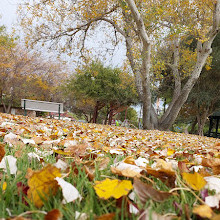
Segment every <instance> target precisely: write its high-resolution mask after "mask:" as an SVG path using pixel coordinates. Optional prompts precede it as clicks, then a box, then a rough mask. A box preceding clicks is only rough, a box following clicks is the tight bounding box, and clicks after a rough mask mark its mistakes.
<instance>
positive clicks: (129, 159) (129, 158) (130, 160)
mask: <svg viewBox="0 0 220 220" xmlns="http://www.w3.org/2000/svg"><path fill="white" fill-rule="evenodd" d="M124 163H128V164H132V165H136V164H135V161H134V158H133V157H132V156H128V157H126V158H125V159H124Z"/></svg>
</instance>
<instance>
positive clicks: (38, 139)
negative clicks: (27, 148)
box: [32, 137, 45, 145]
mask: <svg viewBox="0 0 220 220" xmlns="http://www.w3.org/2000/svg"><path fill="white" fill-rule="evenodd" d="M32 140H34V142H35V143H36V144H37V145H38V144H42V143H43V142H44V141H45V139H44V138H42V137H33V138H32Z"/></svg>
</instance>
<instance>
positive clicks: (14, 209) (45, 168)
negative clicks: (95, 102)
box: [0, 114, 220, 220]
mask: <svg viewBox="0 0 220 220" xmlns="http://www.w3.org/2000/svg"><path fill="white" fill-rule="evenodd" d="M219 151H220V141H219V139H213V138H207V137H200V136H196V135H186V134H179V133H174V132H162V131H143V130H134V129H127V128H122V127H115V126H103V125H96V124H84V123H78V122H68V121H62V120H52V119H44V118H29V117H24V116H14V115H7V114H0V218H3V219H21V220H22V219H47V220H48V219H55V220H56V219H80V220H83V219H99V220H101V219H141V220H145V219H197V218H200V219H201V218H206V219H213V220H214V219H220V214H219V213H220V209H219V201H220V178H219V177H220V176H219V174H220V154H219Z"/></svg>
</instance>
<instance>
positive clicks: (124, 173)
mask: <svg viewBox="0 0 220 220" xmlns="http://www.w3.org/2000/svg"><path fill="white" fill-rule="evenodd" d="M111 171H112V173H113V174H117V175H119V176H125V177H130V178H134V177H141V174H140V173H138V172H136V171H135V170H132V169H130V168H126V169H124V170H119V169H117V168H115V167H111Z"/></svg>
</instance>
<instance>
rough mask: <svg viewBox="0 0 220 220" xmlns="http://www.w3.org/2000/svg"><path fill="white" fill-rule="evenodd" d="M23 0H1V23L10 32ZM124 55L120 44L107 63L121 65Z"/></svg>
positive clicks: (93, 44) (94, 44) (93, 43)
mask: <svg viewBox="0 0 220 220" xmlns="http://www.w3.org/2000/svg"><path fill="white" fill-rule="evenodd" d="M22 1H23V0H0V16H1V18H0V25H5V26H6V27H7V32H10V31H11V28H12V27H13V25H15V24H16V9H17V6H18V4H19V3H21V2H22ZM19 35H20V36H21V35H22V33H20V34H19ZM99 35H103V33H98V34H97V36H96V37H98V40H101V38H102V37H100V36H99ZM93 40H94V39H93ZM96 40H97V38H96ZM96 40H94V41H93V42H91V45H92V46H96V44H97V42H96ZM124 57H125V48H124V47H123V46H122V45H120V46H119V47H118V48H116V51H115V54H114V56H113V57H106V58H107V64H111V65H113V66H121V64H122V63H123V60H124Z"/></svg>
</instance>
